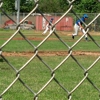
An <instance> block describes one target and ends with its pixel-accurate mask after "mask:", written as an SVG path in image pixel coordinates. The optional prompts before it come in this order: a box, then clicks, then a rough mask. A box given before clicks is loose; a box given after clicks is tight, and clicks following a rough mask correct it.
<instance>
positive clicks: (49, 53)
mask: <svg viewBox="0 0 100 100" xmlns="http://www.w3.org/2000/svg"><path fill="white" fill-rule="evenodd" d="M2 55H4V56H26V57H28V56H32V55H34V53H33V52H3V53H2ZM38 55H39V56H66V55H68V52H66V51H40V52H39V53H38ZM72 55H87V56H88V55H90V56H100V52H85V51H77V52H72Z"/></svg>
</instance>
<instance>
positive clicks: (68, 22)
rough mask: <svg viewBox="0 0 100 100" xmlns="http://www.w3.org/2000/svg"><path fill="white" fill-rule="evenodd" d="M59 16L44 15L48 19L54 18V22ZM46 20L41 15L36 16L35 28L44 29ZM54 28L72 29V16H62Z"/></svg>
mask: <svg viewBox="0 0 100 100" xmlns="http://www.w3.org/2000/svg"><path fill="white" fill-rule="evenodd" d="M60 17H61V16H46V18H47V19H48V20H50V19H51V18H54V21H53V23H55V22H56V21H57V20H58V19H59V18H60ZM47 23H48V22H47V21H46V20H45V18H44V17H42V16H41V15H38V16H36V30H45V27H46V25H47ZM56 30H58V31H71V30H73V19H72V17H64V18H63V19H62V20H61V21H60V22H59V23H57V25H56Z"/></svg>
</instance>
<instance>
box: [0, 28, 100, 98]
mask: <svg viewBox="0 0 100 100" xmlns="http://www.w3.org/2000/svg"><path fill="white" fill-rule="evenodd" d="M14 32H15V30H1V31H0V40H1V41H0V47H1V50H2V51H3V52H2V55H3V56H4V57H5V59H6V61H5V60H2V57H1V60H0V61H1V62H0V96H2V98H3V100H33V98H34V96H35V93H36V94H37V93H38V92H39V91H40V90H41V88H42V87H43V86H44V85H45V84H46V83H47V82H48V81H49V80H50V78H51V77H52V74H51V71H52V70H54V69H55V68H56V67H57V66H58V65H59V64H60V63H61V61H63V60H64V59H65V58H66V57H67V56H68V53H67V51H68V50H69V48H68V47H67V46H65V45H64V44H63V43H62V42H60V40H59V39H58V38H57V37H56V36H55V35H54V34H53V35H52V36H50V38H48V39H47V41H46V42H44V43H43V44H42V45H41V46H39V44H40V43H41V42H42V41H43V39H44V38H45V37H46V36H47V35H48V34H46V35H42V34H41V33H42V32H41V31H40V32H38V31H35V30H22V31H21V32H22V33H23V34H24V36H25V37H26V38H27V39H28V40H29V41H30V42H31V43H32V44H33V46H31V45H30V44H29V43H28V42H26V41H25V40H24V39H23V38H22V36H21V35H20V34H17V35H16V36H15V37H14V38H13V39H12V40H11V41H10V42H8V43H7V45H4V46H3V44H4V43H5V42H6V41H7V40H8V39H9V38H10V37H11V36H12V35H13V33H14ZM57 34H58V35H59V36H60V37H61V39H62V40H63V41H64V43H66V44H67V45H69V46H70V47H71V46H72V45H73V44H74V43H75V42H76V41H77V40H78V39H79V38H80V36H81V35H80V34H79V36H77V37H75V39H74V40H72V38H71V35H72V34H71V32H57ZM90 34H91V36H92V37H93V38H94V39H95V41H96V42H97V43H98V44H99V45H100V35H99V33H97V32H96V33H94V32H90ZM38 46H39V48H38V52H39V53H40V55H39V56H40V58H41V59H42V60H40V59H39V58H38V57H34V59H33V60H32V61H31V62H30V63H29V64H27V66H26V67H25V68H24V69H23V70H21V71H20V72H19V74H20V78H21V79H22V81H23V82H24V83H25V84H26V85H28V86H29V88H31V90H32V91H33V93H32V92H30V91H29V90H28V89H27V88H26V87H25V86H24V85H23V84H22V83H21V82H20V81H19V80H17V81H16V82H15V84H14V85H12V87H11V88H10V89H9V90H8V91H7V92H6V93H4V95H2V93H3V92H4V90H5V89H6V88H7V87H8V86H9V85H10V84H11V83H12V82H13V80H14V79H15V78H16V76H17V75H16V73H17V72H16V71H19V70H20V68H22V66H23V65H25V64H26V62H27V61H28V60H29V59H30V58H31V57H32V55H34V53H33V52H34V50H35V47H38ZM58 51H59V52H58ZM65 51H66V52H65ZM72 51H73V53H72V55H73V56H74V57H75V59H76V60H77V61H78V62H79V63H80V65H81V66H82V67H80V66H79V65H78V64H77V63H76V62H75V60H74V59H73V58H72V57H71V56H70V57H69V58H68V59H67V60H66V61H65V62H64V63H63V64H62V65H61V66H60V67H59V68H58V69H57V70H55V72H54V74H55V79H56V80H57V81H58V83H60V84H61V85H62V86H63V87H64V88H65V89H66V90H67V91H69V92H71V91H72V90H73V89H74V88H75V87H76V86H77V84H78V83H79V82H80V81H81V80H82V79H83V78H84V77H85V76H84V75H85V74H84V73H85V70H87V69H88V68H89V67H90V66H91V65H92V64H93V62H94V61H95V60H96V59H97V58H100V48H99V47H98V46H97V45H95V43H94V42H93V41H92V40H91V39H90V38H89V41H88V42H87V41H85V40H84V39H82V40H81V41H80V42H79V43H78V44H77V45H76V46H75V47H73V49H72ZM23 52H24V55H21V53H23ZM45 52H48V53H49V56H48V55H45V56H44V55H42V53H43V54H45ZM51 52H52V53H53V54H54V53H56V54H55V55H51ZM63 52H65V53H64V54H62V53H63ZM74 52H75V53H74ZM77 52H78V53H77ZM81 52H83V54H82V53H81ZM19 53H20V54H19ZM58 53H60V54H58ZM8 54H9V55H8ZM26 54H27V55H26ZM42 61H43V62H44V63H43V62H42ZM46 65H47V66H46ZM11 66H13V67H11ZM99 67H100V60H99V61H98V62H97V63H96V64H95V65H94V66H93V67H92V68H91V69H90V70H89V71H88V72H87V73H88V78H89V79H90V80H91V82H92V84H91V83H90V82H89V81H88V80H87V79H85V80H84V81H83V83H82V84H81V85H80V86H79V87H78V88H77V89H75V91H74V92H73V93H72V100H99V99H100V98H99V87H100V78H99V76H100V71H99ZM83 68H84V69H83ZM58 83H57V82H56V81H55V80H54V79H53V80H52V81H51V82H50V83H49V84H48V86H47V87H46V88H45V89H44V90H43V91H42V92H40V94H39V95H38V100H68V93H67V91H65V90H64V89H62V88H61V86H59V85H58ZM94 86H96V87H97V88H94Z"/></svg>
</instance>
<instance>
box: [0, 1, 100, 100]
mask: <svg viewBox="0 0 100 100" xmlns="http://www.w3.org/2000/svg"><path fill="white" fill-rule="evenodd" d="M38 1H39V0H34V2H35V3H36V4H35V6H34V8H33V9H32V11H30V13H29V14H28V15H27V16H26V17H25V18H23V19H22V20H21V21H20V23H19V24H18V25H17V28H16V31H15V33H13V35H12V36H11V37H10V38H9V39H8V40H7V41H6V42H5V43H4V44H3V45H2V46H1V47H0V50H1V52H0V55H1V57H2V58H3V59H4V60H5V62H6V63H7V64H8V65H9V66H10V67H11V68H12V69H13V70H14V72H15V73H16V77H15V79H14V80H13V81H12V82H11V83H10V85H9V86H7V87H6V88H5V90H3V91H2V93H0V98H1V99H0V100H2V97H3V95H4V94H5V93H6V92H8V91H9V90H10V88H11V87H12V86H14V84H15V83H16V82H17V81H20V83H21V84H23V85H24V87H26V89H27V90H29V91H30V92H31V93H32V94H33V95H34V100H38V97H39V95H40V94H41V93H42V92H43V91H44V89H45V88H47V86H48V85H49V84H50V83H51V82H52V80H54V81H55V82H56V83H57V84H58V85H59V87H61V88H62V89H63V90H64V91H65V92H66V93H67V98H68V100H72V94H73V93H74V92H75V91H76V90H77V89H78V88H79V87H80V85H82V83H83V82H84V81H86V80H87V81H88V82H89V83H90V84H91V85H92V86H93V87H94V88H95V89H96V90H97V91H98V93H100V88H99V87H97V86H96V84H95V83H94V82H92V80H91V79H90V78H89V77H88V76H89V73H88V72H89V70H91V69H92V68H93V67H94V66H95V64H97V62H98V61H99V60H100V56H98V58H97V59H96V60H95V61H94V62H92V64H91V65H90V66H89V67H88V68H87V69H86V68H85V67H84V66H82V65H81V64H80V62H79V61H78V60H77V59H76V57H75V56H74V55H73V48H74V47H75V46H76V45H77V44H79V43H80V41H81V40H82V39H83V38H84V36H85V35H86V34H87V35H88V36H89V38H90V39H91V40H92V42H93V43H95V45H96V46H97V47H98V48H100V44H99V43H98V42H97V41H95V39H94V38H93V36H91V35H90V34H89V26H90V25H91V24H92V23H93V22H94V21H95V20H96V19H97V18H98V17H99V16H100V13H99V14H98V15H97V16H96V17H95V18H94V19H93V20H92V21H91V22H90V23H89V24H86V23H83V24H84V25H85V34H83V35H82V36H81V37H80V38H79V39H78V40H77V41H76V42H75V43H74V44H73V45H71V46H69V45H68V44H67V43H66V42H65V41H64V40H63V39H62V38H61V37H60V36H59V35H58V34H57V32H56V31H55V26H56V25H57V24H58V23H59V22H60V21H61V20H62V19H63V18H64V17H65V16H66V15H67V14H68V13H69V12H70V11H71V12H72V13H73V14H74V15H75V16H76V17H77V18H80V17H79V16H78V15H77V14H76V13H75V11H74V10H73V2H75V0H72V1H70V0H67V2H68V3H69V8H68V9H67V10H66V12H65V13H64V14H63V15H62V16H61V17H60V18H59V19H58V20H57V21H56V22H55V23H54V24H52V31H51V32H50V33H49V34H48V35H47V36H46V37H45V38H44V40H43V41H41V43H39V44H38V45H37V46H34V44H33V43H32V42H31V41H29V40H28V38H27V37H25V35H24V34H23V33H22V32H21V31H20V24H21V23H23V22H24V21H25V20H26V19H27V18H28V17H29V16H30V15H31V14H32V13H35V12H36V10H37V11H38V12H39V13H40V14H41V15H42V16H43V17H44V18H45V19H46V21H48V23H50V22H49V20H48V19H47V18H46V17H45V16H44V14H43V13H42V12H41V11H40V10H39V9H38V7H39V2H38ZM2 6H3V1H1V0H0V10H1V11H2V13H4V14H5V15H6V16H7V17H8V18H9V19H11V20H12V21H13V22H14V23H15V24H17V23H16V22H15V21H14V20H13V19H12V18H10V17H9V16H8V15H7V14H6V13H5V11H4V10H3V9H2ZM17 34H20V35H21V36H22V37H23V38H24V40H25V41H27V43H29V44H30V45H31V46H32V48H33V49H34V52H33V56H32V57H31V58H30V59H29V60H28V61H27V62H26V63H25V64H24V65H23V66H21V67H20V68H19V70H17V69H16V68H15V66H14V65H12V64H11V63H10V61H8V60H7V59H6V58H5V56H3V54H2V52H3V51H2V49H3V48H4V47H5V46H6V45H7V44H8V43H9V42H11V41H12V39H13V38H14V37H15V36H16V35H17ZM52 34H54V35H55V36H56V38H57V39H58V40H60V42H61V43H62V44H63V45H65V46H66V48H67V49H68V51H67V52H68V55H67V56H66V57H65V58H64V59H63V60H62V61H61V62H60V63H59V64H58V65H57V66H55V68H54V69H52V68H51V67H50V66H49V65H48V64H47V63H46V62H45V61H44V60H43V59H42V58H41V56H40V55H39V54H38V52H39V48H40V47H41V46H42V45H43V43H45V42H46V41H47V39H48V38H49V37H50V36H51V35H52ZM35 57H37V58H38V59H39V61H40V62H42V63H43V64H44V65H45V66H46V67H47V68H48V69H49V70H50V75H51V77H50V79H49V80H48V81H47V82H46V83H45V84H44V85H43V86H42V87H41V88H40V89H39V90H38V91H37V92H34V91H33V90H32V89H31V88H30V86H28V85H27V84H26V83H25V82H24V81H23V79H21V77H20V74H21V72H22V71H23V70H24V69H25V68H26V67H27V65H28V64H29V63H30V62H31V61H32V60H33V59H34V58H35ZM69 57H71V58H72V59H73V61H75V62H76V64H77V65H78V66H79V67H80V68H81V69H82V70H83V75H84V76H83V78H82V79H81V80H80V82H78V84H77V85H76V86H74V88H73V89H71V90H68V89H67V88H66V87H65V86H63V84H61V83H60V82H59V81H58V79H57V78H56V77H55V76H56V71H57V70H58V68H60V67H61V65H62V64H63V63H65V61H67V60H68V59H69Z"/></svg>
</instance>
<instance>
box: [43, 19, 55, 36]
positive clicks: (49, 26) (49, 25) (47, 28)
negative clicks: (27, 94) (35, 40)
mask: <svg viewBox="0 0 100 100" xmlns="http://www.w3.org/2000/svg"><path fill="white" fill-rule="evenodd" d="M53 20H54V18H51V19H50V21H49V22H50V23H52V22H53ZM50 23H48V24H47V25H46V29H45V31H44V32H43V33H42V34H46V33H47V31H48V30H49V29H50V32H51V24H50Z"/></svg>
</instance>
